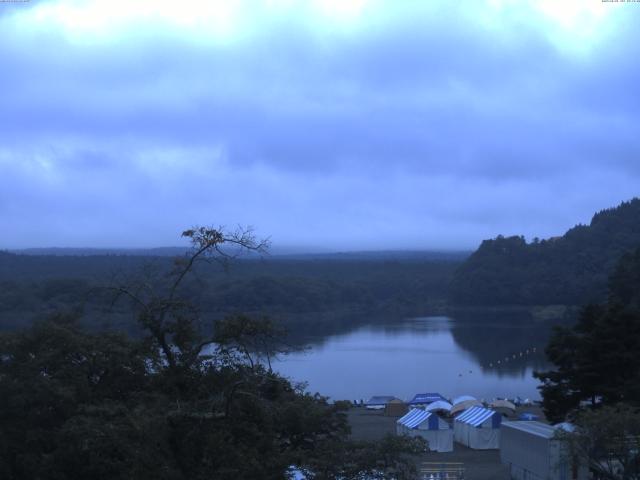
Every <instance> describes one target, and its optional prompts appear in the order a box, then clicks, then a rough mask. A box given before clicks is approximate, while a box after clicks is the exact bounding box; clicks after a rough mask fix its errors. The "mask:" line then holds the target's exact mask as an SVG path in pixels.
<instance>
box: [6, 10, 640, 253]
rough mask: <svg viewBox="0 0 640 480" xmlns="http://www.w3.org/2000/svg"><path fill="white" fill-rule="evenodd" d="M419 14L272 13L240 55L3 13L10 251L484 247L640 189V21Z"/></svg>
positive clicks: (638, 13) (213, 44) (230, 49)
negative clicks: (196, 229)
mask: <svg viewBox="0 0 640 480" xmlns="http://www.w3.org/2000/svg"><path fill="white" fill-rule="evenodd" d="M50 4H51V5H55V2H50ZM41 5H42V4H41V3H37V4H33V5H31V6H29V7H24V8H25V9H29V8H30V9H34V11H35V9H38V8H40V6H41ZM389 5H392V4H389ZM416 5H419V3H416V4H412V7H410V8H409V7H407V8H405V9H404V10H403V9H398V8H395V9H393V8H391V7H389V9H388V10H389V11H388V12H387V13H388V15H386V16H385V15H378V16H377V17H375V19H374V20H372V21H370V22H369V23H367V24H366V25H364V26H363V27H362V28H355V29H352V30H339V29H338V30H326V29H325V30H323V29H314V27H313V24H312V23H309V22H306V23H305V22H297V21H295V18H290V17H287V16H282V17H277V18H275V17H274V18H275V19H274V18H269V19H266V20H265V21H264V22H259V23H258V24H257V26H254V28H253V30H252V31H251V34H250V35H245V36H244V37H241V38H239V39H236V40H233V41H228V42H217V41H213V40H207V39H201V38H198V37H197V36H195V35H190V34H189V32H188V31H173V32H171V31H164V30H163V29H162V28H161V27H159V26H154V24H153V23H150V24H145V25H144V26H141V27H140V28H139V29H131V28H129V29H125V30H123V31H117V32H115V33H113V34H112V35H111V36H109V37H108V38H106V39H105V38H101V37H99V36H97V35H96V36H95V37H92V36H91V34H87V33H83V34H82V35H80V36H78V35H76V36H74V35H73V34H72V33H69V32H68V31H65V30H64V29H63V28H60V27H57V26H56V25H55V22H52V23H51V24H48V23H46V22H45V23H44V24H43V25H40V24H38V25H39V26H38V27H37V28H36V27H34V26H33V25H32V24H30V23H28V22H29V17H28V16H25V15H22V16H21V15H18V14H16V13H15V12H16V11H17V10H16V8H15V7H13V8H12V9H11V11H9V12H7V11H4V12H2V15H1V16H0V64H1V65H2V75H0V92H1V94H0V125H1V126H2V128H1V129H0V173H1V174H2V175H1V176H0V187H1V188H0V222H1V225H0V226H1V228H2V231H3V232H4V235H3V240H2V242H1V243H2V244H1V245H0V246H1V247H21V246H25V247H28V246H50V245H69V246H88V245H96V246H116V245H117V246H128V245H131V246H155V245H165V244H172V243H175V241H176V233H177V232H179V231H180V230H181V228H183V227H184V226H186V225H190V224H194V223H226V224H235V223H245V224H252V225H255V226H256V227H257V228H258V229H259V230H260V231H262V232H264V233H265V234H270V235H272V236H273V238H274V240H275V241H276V242H277V243H281V244H304V245H310V246H317V245H326V246H328V247H329V248H350V249H360V248H362V249H366V248H469V247H473V246H475V245H476V244H477V243H478V242H479V241H480V240H481V239H482V238H486V237H490V236H495V235H497V234H498V233H503V234H515V233H518V234H519V233H523V234H525V235H527V236H530V237H531V236H548V235H556V234H559V233H561V232H562V231H563V230H565V229H566V228H568V227H570V226H572V225H573V224H574V223H577V222H586V221H588V220H589V219H590V215H591V214H592V213H593V211H595V210H597V209H600V208H603V207H607V206H611V205H614V204H616V203H618V202H619V201H621V200H624V199H627V198H629V197H631V196H634V195H637V194H638V191H637V190H638V188H637V185H639V184H640V182H639V181H640V161H639V153H640V151H639V150H640V141H639V140H638V139H639V138H640V135H639V134H640V132H638V125H639V124H640V123H639V121H638V120H639V118H638V116H639V113H640V103H639V102H640V100H639V98H640V97H638V96H637V95H636V94H635V93H634V88H635V87H636V86H637V85H638V81H639V80H640V65H639V64H638V63H637V62H633V61H632V59H634V58H637V57H638V54H639V53H640V52H638V50H639V49H640V46H639V45H640V42H638V40H639V38H638V34H637V33H636V31H635V28H634V22H633V21H631V20H630V19H634V18H635V19H638V18H639V17H640V7H638V8H635V9H634V8H633V6H629V7H630V8H627V9H625V10H624V11H616V13H615V17H614V18H613V19H611V20H609V22H610V23H611V22H615V27H616V28H615V31H616V34H615V35H613V36H612V35H609V36H605V35H603V36H602V38H598V39H596V40H593V42H592V44H589V45H587V46H584V48H581V45H580V42H579V41H578V40H579V39H578V40H575V42H576V44H575V45H574V44H572V42H571V40H570V39H571V35H570V34H571V32H568V33H567V32H565V34H566V35H567V37H566V38H567V40H566V42H565V43H566V44H563V43H562V41H561V42H558V41H557V39H554V38H551V37H550V36H549V35H547V33H548V32H552V31H553V29H552V27H553V25H551V26H549V25H546V24H544V22H543V20H540V19H539V21H538V23H536V22H531V23H519V22H516V21H515V20H512V19H511V18H510V17H508V16H505V17H504V18H503V19H502V20H501V22H500V23H499V28H497V29H496V28H493V29H492V28H489V27H487V26H486V25H484V24H483V23H482V22H480V21H476V20H475V19H474V15H473V13H468V14H466V15H465V14H463V13H464V12H461V11H460V10H455V9H454V10H451V11H449V10H447V9H445V8H436V9H432V10H429V11H427V10H421V9H420V8H419V7H417V6H416ZM443 5H446V3H445V4H443ZM468 5H471V4H468ZM474 5H478V4H475V3H474ZM483 8H486V9H488V8H489V7H488V6H487V7H478V13H482V12H483ZM383 10H384V9H383ZM19 13H24V10H23V11H20V12H19ZM378 13H380V12H378ZM21 22H23V23H24V22H26V23H27V25H26V27H28V28H22V27H24V25H22V24H21ZM603 25H604V24H603ZM1 27H5V28H1ZM365 27H366V28H365ZM602 28H603V29H604V26H603V27H602ZM596 33H597V32H596ZM594 35H595V34H594Z"/></svg>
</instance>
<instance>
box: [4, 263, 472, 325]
mask: <svg viewBox="0 0 640 480" xmlns="http://www.w3.org/2000/svg"><path fill="white" fill-rule="evenodd" d="M463 258H464V253H451V252H443V253H439V252H398V253H392V252H378V253H372V252H368V253H366V254H364V253H363V254H358V253H355V254H335V255H326V256H301V257H300V258H296V257H285V256H274V257H267V258H265V259H262V260H259V259H242V260H241V259H238V260H236V261H235V262H233V263H232V265H231V266H230V268H229V269H228V270H227V271H225V270H224V269H222V268H221V267H220V265H218V264H217V263H215V262H214V263H213V264H207V263H203V264H201V265H200V266H199V267H198V268H197V269H196V271H195V273H196V275H194V277H193V278H192V279H190V281H188V282H185V284H184V286H183V287H184V291H183V292H182V294H183V296H184V297H185V298H186V299H188V300H189V301H190V302H192V304H193V305H196V306H197V307H198V308H200V309H201V310H202V311H203V312H204V316H205V317H220V316H223V315H225V314H227V313H232V312H237V311H243V312H255V313H264V314H268V315H271V316H274V317H277V318H278V319H279V320H281V321H282V322H283V323H286V324H287V326H289V327H290V329H291V330H295V329H296V328H298V327H300V328H304V329H306V330H308V329H309V328H312V327H316V326H318V325H317V324H319V323H327V322H331V323H350V322H353V321H355V320H354V319H353V318H354V317H355V316H363V317H365V318H368V319H369V318H371V317H372V316H374V315H381V314H385V313H386V314H397V315H399V316H403V315H417V314H424V313H425V312H433V311H441V310H442V308H443V307H444V303H445V301H446V296H447V285H448V284H449V282H450V281H451V278H452V276H453V272H454V270H455V269H456V268H457V266H458V265H459V264H460V262H461V261H462V259H463ZM172 265H173V259H172V258H170V257H162V256H156V257H146V256H135V255H78V256H74V255H17V254H12V253H3V252H0V330H1V329H3V328H15V327H17V326H24V325H27V324H29V323H31V321H32V320H33V319H36V318H41V317H43V316H46V315H48V314H52V313H54V312H57V311H60V310H69V309H75V310H78V309H81V310H82V311H83V318H84V320H85V321H86V322H87V323H88V324H90V325H91V326H102V325H103V324H105V323H109V325H110V326H111V327H114V328H118V329H125V330H130V328H132V327H133V326H134V324H133V316H132V315H131V312H130V311H129V309H128V308H127V306H128V304H126V303H124V304H122V303H120V304H118V305H117V306H116V308H115V310H114V308H112V307H111V301H112V295H109V294H107V293H106V291H105V290H104V289H103V288H101V287H104V286H108V285H113V284H114V282H122V281H124V279H129V281H132V280H139V279H140V277H141V276H144V279H145V282H146V283H149V284H154V282H159V283H160V284H161V283H162V280H163V278H164V276H163V275H164V274H165V273H166V272H167V271H168V270H170V269H171V268H172ZM148 275H150V276H148Z"/></svg>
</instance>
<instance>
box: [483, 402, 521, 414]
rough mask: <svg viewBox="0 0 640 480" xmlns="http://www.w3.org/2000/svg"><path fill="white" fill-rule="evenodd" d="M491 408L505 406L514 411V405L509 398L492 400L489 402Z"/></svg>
mask: <svg viewBox="0 0 640 480" xmlns="http://www.w3.org/2000/svg"><path fill="white" fill-rule="evenodd" d="M489 406H490V407H492V408H507V409H509V410H513V411H514V412H515V411H516V406H515V405H514V404H513V403H512V402H510V401H509V400H494V401H493V402H491V403H490V404H489Z"/></svg>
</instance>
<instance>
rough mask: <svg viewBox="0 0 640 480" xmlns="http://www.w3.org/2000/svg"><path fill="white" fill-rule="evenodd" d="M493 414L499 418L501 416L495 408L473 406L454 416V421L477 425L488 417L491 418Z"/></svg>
mask: <svg viewBox="0 0 640 480" xmlns="http://www.w3.org/2000/svg"><path fill="white" fill-rule="evenodd" d="M494 415H499V416H500V418H502V415H500V413H498V412H496V411H495V410H489V409H488V408H483V407H478V406H475V407H471V408H469V409H468V410H466V411H464V412H462V413H461V414H460V415H459V416H458V417H457V418H456V422H462V423H467V424H469V425H471V426H474V427H477V426H480V425H482V424H483V423H484V422H485V421H487V420H488V419H490V418H492V417H493V416H494Z"/></svg>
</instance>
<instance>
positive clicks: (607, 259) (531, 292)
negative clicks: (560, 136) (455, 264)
mask: <svg viewBox="0 0 640 480" xmlns="http://www.w3.org/2000/svg"><path fill="white" fill-rule="evenodd" d="M638 246H640V199H638V198H634V199H632V200H630V201H628V202H623V203H621V204H620V205H619V206H617V207H615V208H609V209H606V210H602V211H600V212H598V213H596V214H595V215H594V216H593V218H592V220H591V223H590V224H589V225H577V226H575V227H573V228H572V229H570V230H568V231H567V232H566V233H565V234H564V235H563V236H562V237H555V238H551V239H547V240H537V239H536V240H534V241H533V242H530V243H527V242H526V241H525V239H524V237H517V236H514V237H503V236H498V237H497V238H495V239H493V240H485V241H483V242H482V244H481V245H480V247H479V248H478V250H476V251H475V252H474V253H473V254H472V255H471V256H470V257H469V258H468V259H467V260H466V261H465V262H464V263H463V264H462V265H461V266H460V267H459V268H458V269H457V271H456V273H455V275H454V278H453V280H452V282H451V289H450V296H451V300H452V302H453V303H454V304H456V305H474V306H475V305H477V306H480V305H551V304H567V305H580V304H584V303H588V302H601V301H602V300H603V299H604V298H605V297H606V292H607V278H608V276H609V275H610V274H611V273H612V272H613V269H614V267H615V265H616V263H617V261H618V260H619V259H620V257H621V256H622V255H624V254H625V253H627V252H629V251H630V250H633V249H635V248H636V247H638Z"/></svg>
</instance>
